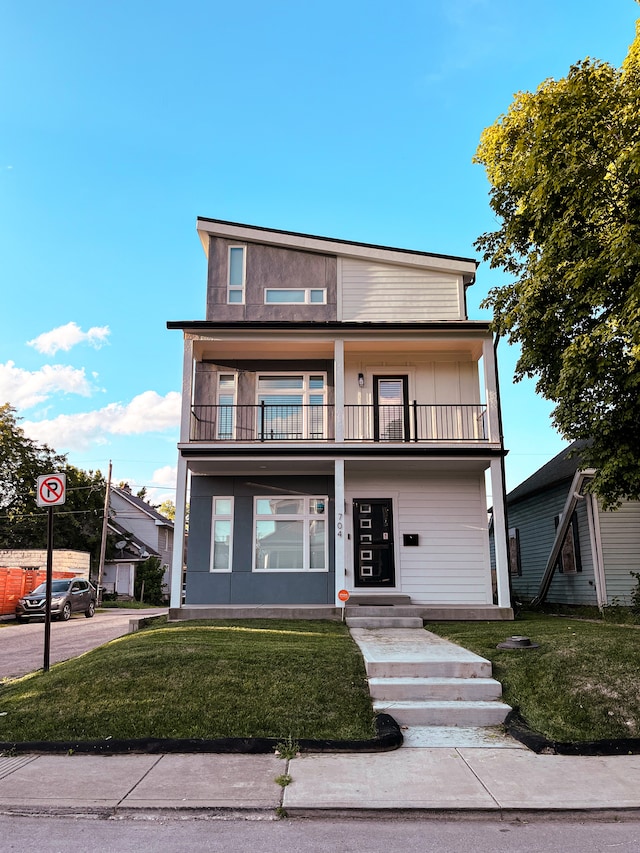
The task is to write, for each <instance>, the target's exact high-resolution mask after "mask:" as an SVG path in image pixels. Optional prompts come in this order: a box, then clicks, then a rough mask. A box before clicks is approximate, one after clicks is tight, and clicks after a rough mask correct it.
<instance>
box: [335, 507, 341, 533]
mask: <svg viewBox="0 0 640 853" xmlns="http://www.w3.org/2000/svg"><path fill="white" fill-rule="evenodd" d="M336 535H337V536H342V513H341V512H339V513H338V518H337V520H336Z"/></svg>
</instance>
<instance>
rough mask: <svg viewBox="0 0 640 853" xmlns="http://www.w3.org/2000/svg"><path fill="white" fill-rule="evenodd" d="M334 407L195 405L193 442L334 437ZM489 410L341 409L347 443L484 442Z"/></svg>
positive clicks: (454, 407)
mask: <svg viewBox="0 0 640 853" xmlns="http://www.w3.org/2000/svg"><path fill="white" fill-rule="evenodd" d="M333 411H334V407H333V406H332V405H322V406H320V405H301V404H290V405H272V404H269V403H262V404H259V405H253V406H231V405H218V406H193V407H192V409H191V441H206V442H210V441H240V442H242V441H244V442H251V441H253V442H255V441H333V440H334V439H335V428H334V418H333ZM486 418H487V408H486V406H484V405H481V404H473V405H458V404H452V405H433V404H423V403H420V404H419V403H416V402H413V403H409V404H407V405H404V406H403V405H380V406H371V405H369V406H359V405H347V406H345V407H344V439H345V441H381V442H399V441H400V442H407V441H413V442H420V441H446V442H455V441H486V440H487V434H488V433H487V426H486Z"/></svg>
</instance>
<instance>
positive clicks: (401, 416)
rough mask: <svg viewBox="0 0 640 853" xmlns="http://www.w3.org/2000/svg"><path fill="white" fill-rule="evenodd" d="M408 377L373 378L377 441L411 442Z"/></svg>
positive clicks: (374, 435)
mask: <svg viewBox="0 0 640 853" xmlns="http://www.w3.org/2000/svg"><path fill="white" fill-rule="evenodd" d="M408 384H409V383H408V377H407V376H374V377H373V395H374V397H373V437H374V439H375V441H409V404H408Z"/></svg>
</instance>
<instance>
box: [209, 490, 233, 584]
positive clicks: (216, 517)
mask: <svg viewBox="0 0 640 853" xmlns="http://www.w3.org/2000/svg"><path fill="white" fill-rule="evenodd" d="M216 501H229V502H230V504H231V508H230V510H229V512H228V513H216ZM233 510H234V501H233V496H232V495H213V496H212V498H211V545H210V548H209V573H210V574H214V575H219V574H229V573H230V572H232V571H233ZM216 521H228V522H229V564H228V566H227V568H226V569H216V568H215V566H214V563H215V551H216V538H215V537H216Z"/></svg>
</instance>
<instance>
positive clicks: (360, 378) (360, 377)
mask: <svg viewBox="0 0 640 853" xmlns="http://www.w3.org/2000/svg"><path fill="white" fill-rule="evenodd" d="M358 385H359V386H360V387H361V388H364V373H359V374H358Z"/></svg>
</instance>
